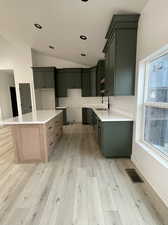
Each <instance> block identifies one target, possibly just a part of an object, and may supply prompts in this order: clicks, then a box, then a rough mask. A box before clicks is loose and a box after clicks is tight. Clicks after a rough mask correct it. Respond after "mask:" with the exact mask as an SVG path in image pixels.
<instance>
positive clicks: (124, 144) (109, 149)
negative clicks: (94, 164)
mask: <svg viewBox="0 0 168 225" xmlns="http://www.w3.org/2000/svg"><path fill="white" fill-rule="evenodd" d="M98 127H100V128H98V140H99V145H100V149H101V152H102V153H103V155H104V156H105V157H107V158H120V157H128V158H130V157H131V153H132V131H133V122H131V121H115V122H99V126H98Z"/></svg>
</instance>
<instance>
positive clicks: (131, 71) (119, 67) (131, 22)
mask: <svg viewBox="0 0 168 225" xmlns="http://www.w3.org/2000/svg"><path fill="white" fill-rule="evenodd" d="M138 20H139V15H137V14H136V15H114V16H113V19H112V22H111V25H110V27H109V30H108V32H107V35H106V39H107V42H106V45H105V47H104V50H103V52H104V53H105V58H106V63H105V65H106V66H105V68H106V69H105V71H106V72H105V73H106V92H107V95H114V96H127V95H134V86H135V65H136V45H137V27H138Z"/></svg>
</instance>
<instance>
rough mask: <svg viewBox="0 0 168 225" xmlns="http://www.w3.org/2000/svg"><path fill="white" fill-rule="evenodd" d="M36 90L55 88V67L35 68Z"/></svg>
mask: <svg viewBox="0 0 168 225" xmlns="http://www.w3.org/2000/svg"><path fill="white" fill-rule="evenodd" d="M32 69H33V77H34V86H35V89H39V88H55V76H56V68H55V67H33V68H32Z"/></svg>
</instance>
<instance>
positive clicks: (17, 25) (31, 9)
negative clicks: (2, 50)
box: [0, 0, 147, 65]
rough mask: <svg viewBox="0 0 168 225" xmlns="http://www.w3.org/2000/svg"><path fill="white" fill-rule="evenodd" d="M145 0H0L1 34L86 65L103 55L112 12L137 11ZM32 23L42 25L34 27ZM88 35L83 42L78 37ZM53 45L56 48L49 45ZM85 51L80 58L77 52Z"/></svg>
mask: <svg viewBox="0 0 168 225" xmlns="http://www.w3.org/2000/svg"><path fill="white" fill-rule="evenodd" d="M146 2H147V0H88V2H82V1H81V0H26V1H24V0H0V33H2V34H3V33H4V34H6V35H8V36H10V38H11V37H12V38H15V39H19V40H23V41H24V42H26V43H27V44H28V45H29V46H30V47H32V48H33V49H36V50H38V51H41V52H44V53H46V54H49V55H53V56H56V57H59V58H62V59H66V60H71V61H74V62H76V63H80V64H85V65H95V64H96V62H97V60H98V59H100V58H103V54H102V49H103V47H104V44H105V34H106V32H107V29H108V26H109V24H110V21H111V18H112V15H113V14H114V13H139V12H141V10H142V9H143V7H144V5H145V3H146ZM34 23H39V24H41V25H42V26H43V29H42V30H36V29H35V28H34V26H33V24H34ZM81 34H84V35H87V36H88V40H87V41H82V40H81V39H80V38H79V36H80V35H81ZM48 45H53V46H55V50H51V49H49V48H48ZM81 52H85V53H87V56H86V57H81V56H80V53H81Z"/></svg>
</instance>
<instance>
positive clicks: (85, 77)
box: [81, 69, 91, 97]
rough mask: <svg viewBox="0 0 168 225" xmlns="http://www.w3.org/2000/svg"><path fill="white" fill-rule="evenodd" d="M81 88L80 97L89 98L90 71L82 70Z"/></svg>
mask: <svg viewBox="0 0 168 225" xmlns="http://www.w3.org/2000/svg"><path fill="white" fill-rule="evenodd" d="M81 86H82V97H89V96H91V80H90V69H82V77H81Z"/></svg>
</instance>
